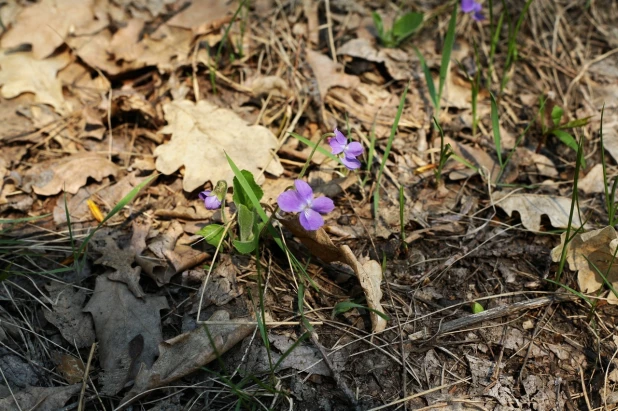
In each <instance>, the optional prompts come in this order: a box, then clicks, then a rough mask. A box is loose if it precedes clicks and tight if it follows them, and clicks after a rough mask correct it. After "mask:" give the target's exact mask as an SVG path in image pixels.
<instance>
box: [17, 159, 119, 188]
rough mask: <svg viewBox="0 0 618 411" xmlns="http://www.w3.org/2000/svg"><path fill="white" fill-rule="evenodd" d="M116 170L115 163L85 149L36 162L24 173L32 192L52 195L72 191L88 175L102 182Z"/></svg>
mask: <svg viewBox="0 0 618 411" xmlns="http://www.w3.org/2000/svg"><path fill="white" fill-rule="evenodd" d="M117 171H118V169H117V167H116V165H115V164H114V163H112V162H110V161H108V160H107V159H106V158H104V157H102V156H100V155H98V154H95V153H88V152H86V153H80V154H74V155H72V156H70V157H64V158H61V159H58V160H51V161H45V162H43V163H40V164H37V165H36V166H34V167H33V168H31V169H30V170H29V171H28V173H27V176H28V177H29V179H30V182H31V184H32V190H34V192H35V193H37V194H39V195H42V196H52V195H55V194H58V193H59V192H60V191H63V190H64V191H66V192H67V193H71V194H75V193H77V191H78V190H79V188H80V187H82V186H83V185H85V184H86V182H87V181H88V177H91V178H93V179H95V180H96V181H101V180H102V179H103V177H106V176H109V175H112V176H115V175H116V173H117Z"/></svg>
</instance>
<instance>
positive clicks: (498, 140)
mask: <svg viewBox="0 0 618 411" xmlns="http://www.w3.org/2000/svg"><path fill="white" fill-rule="evenodd" d="M489 95H490V96H491V128H492V131H493V133H494V145H495V146H496V154H498V163H499V164H500V167H503V166H504V163H503V162H502V136H501V135H500V121H499V115H498V104H497V103H496V98H495V97H494V95H493V93H489Z"/></svg>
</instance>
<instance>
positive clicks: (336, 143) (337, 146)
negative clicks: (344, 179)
mask: <svg viewBox="0 0 618 411" xmlns="http://www.w3.org/2000/svg"><path fill="white" fill-rule="evenodd" d="M329 144H330V148H332V149H333V154H343V156H341V162H342V163H343V165H344V166H346V167H347V168H349V169H350V170H356V169H357V168H360V166H361V163H360V161H358V160H357V158H356V157H358V156H360V155H361V154H363V146H362V145H361V143H359V142H356V141H353V142H351V143H348V139H347V138H346V136H344V135H343V133H342V132H341V131H339V130H337V129H336V128H335V137H333V138H331V139H330V143H329Z"/></svg>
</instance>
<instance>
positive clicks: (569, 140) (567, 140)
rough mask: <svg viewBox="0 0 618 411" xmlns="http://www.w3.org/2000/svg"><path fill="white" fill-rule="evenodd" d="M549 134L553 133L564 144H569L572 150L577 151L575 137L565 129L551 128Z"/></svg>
mask: <svg viewBox="0 0 618 411" xmlns="http://www.w3.org/2000/svg"><path fill="white" fill-rule="evenodd" d="M551 134H553V135H555V136H556V137H558V139H559V140H560V141H562V142H563V143H564V144H566V145H567V146H569V147H570V148H572V149H573V150H575V151H577V141H576V140H575V138H574V137H573V136H572V135H570V134H569V133H567V132H566V131H562V130H552V131H551Z"/></svg>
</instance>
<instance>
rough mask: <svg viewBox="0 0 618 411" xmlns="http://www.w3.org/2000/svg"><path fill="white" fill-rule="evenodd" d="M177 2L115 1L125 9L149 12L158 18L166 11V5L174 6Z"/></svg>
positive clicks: (170, 0) (164, 0)
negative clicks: (133, 8)
mask: <svg viewBox="0 0 618 411" xmlns="http://www.w3.org/2000/svg"><path fill="white" fill-rule="evenodd" d="M176 2H177V0H114V3H116V4H118V5H119V6H121V7H122V8H123V9H129V8H130V7H135V8H136V9H138V10H148V11H149V12H150V15H151V16H152V17H157V16H158V15H160V14H161V13H163V12H165V11H166V7H165V6H166V5H168V4H174V3H176Z"/></svg>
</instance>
